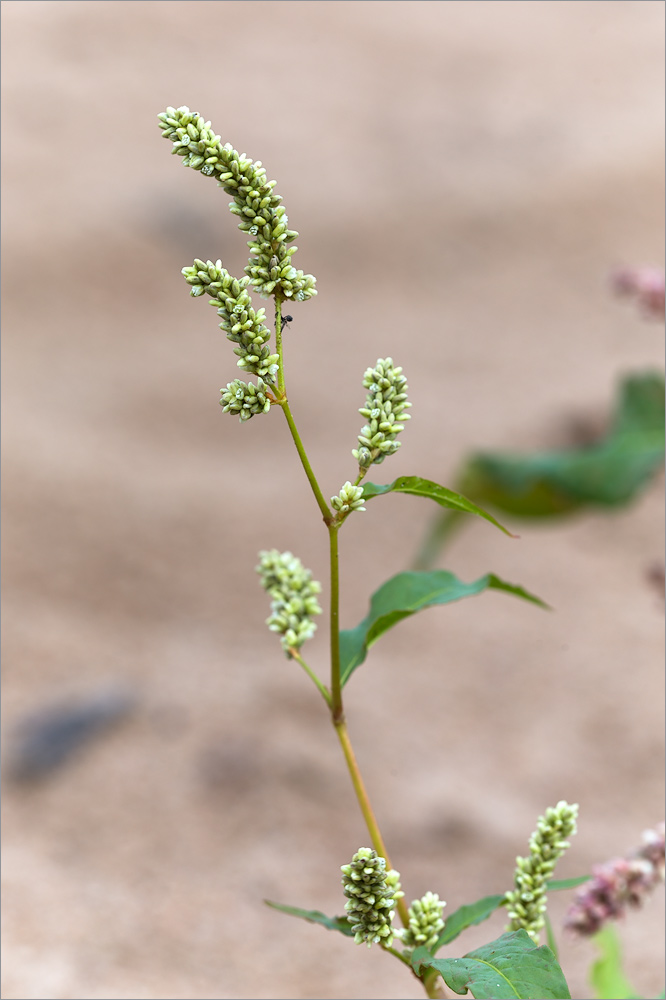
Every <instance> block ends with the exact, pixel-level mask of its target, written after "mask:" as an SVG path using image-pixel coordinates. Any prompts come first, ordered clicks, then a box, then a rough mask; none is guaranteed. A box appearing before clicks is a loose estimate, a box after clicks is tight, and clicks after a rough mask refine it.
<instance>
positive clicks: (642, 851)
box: [565, 823, 664, 935]
mask: <svg viewBox="0 0 666 1000" xmlns="http://www.w3.org/2000/svg"><path fill="white" fill-rule="evenodd" d="M592 873H593V878H591V879H590V881H589V882H586V883H585V884H584V885H582V886H581V887H580V889H579V890H578V891H577V893H576V897H575V899H574V902H573V904H572V905H571V908H570V909H569V912H568V914H567V917H566V920H565V927H567V928H569V930H572V931H574V932H575V933H577V934H581V935H590V934H596V932H597V931H598V930H600V929H601V928H602V927H603V925H604V924H605V923H606V922H607V921H608V920H617V919H618V918H619V917H623V916H624V915H625V913H626V911H627V909H629V908H637V907H639V906H641V905H642V904H643V902H644V901H645V898H646V896H648V895H649V894H650V893H651V892H652V891H653V889H655V887H656V886H657V885H659V883H660V882H663V881H664V824H663V823H661V824H660V825H659V826H658V827H657V828H656V829H654V830H646V832H645V833H644V834H643V843H642V845H641V846H640V847H639V848H638V850H637V851H635V852H634V853H633V854H631V855H630V856H629V857H628V858H615V859H614V860H613V861H609V862H607V863H606V864H604V865H597V866H596V867H595V868H593V869H592Z"/></svg>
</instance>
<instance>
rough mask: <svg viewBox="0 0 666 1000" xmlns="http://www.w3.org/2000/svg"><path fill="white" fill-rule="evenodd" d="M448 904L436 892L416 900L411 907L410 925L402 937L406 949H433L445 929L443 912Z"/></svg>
mask: <svg viewBox="0 0 666 1000" xmlns="http://www.w3.org/2000/svg"><path fill="white" fill-rule="evenodd" d="M445 906H446V903H445V902H443V901H442V900H440V898H439V896H438V895H437V893H436V892H426V894H425V896H422V898H421V899H415V900H414V902H413V903H412V905H411V906H410V907H409V911H408V912H409V924H408V925H407V927H405V929H404V930H403V931H400V937H401V939H402V943H403V945H404V946H405V948H409V949H412V948H418V947H420V946H421V945H422V946H423V947H425V948H432V947H433V946H434V945H435V944H436V943H437V939H438V938H439V935H440V934H441V933H442V931H443V929H444V920H443V919H442V911H443V910H444V907H445Z"/></svg>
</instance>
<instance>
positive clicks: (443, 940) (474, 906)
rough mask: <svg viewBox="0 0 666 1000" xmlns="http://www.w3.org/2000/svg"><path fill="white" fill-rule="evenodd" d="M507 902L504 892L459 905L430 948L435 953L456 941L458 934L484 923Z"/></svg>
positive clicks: (447, 919)
mask: <svg viewBox="0 0 666 1000" xmlns="http://www.w3.org/2000/svg"><path fill="white" fill-rule="evenodd" d="M505 902H506V896H505V895H504V894H502V895H495V896H484V897H483V899H477V901H476V902H475V903H467V904H465V905H464V906H459V907H458V909H457V910H454V911H453V913H451V914H449V916H448V917H447V918H446V924H445V925H444V930H443V931H442V933H441V934H440V935H439V937H438V938H437V941H436V942H435V944H434V946H433V947H432V948H431V949H430V950H431V952H432V954H433V955H434V954H435V952H436V951H438V950H439V949H440V948H443V947H444V945H445V944H450V943H451V941H455V939H456V938H457V937H458V935H459V934H462V932H463V931H464V930H466V929H467V928H468V927H472V926H473V925H474V924H481V923H483V921H484V920H487V919H488V917H490V916H491V915H492V914H493V913H494V912H495V910H497V909H498V908H499V907H500V906H502V904H503V903H505Z"/></svg>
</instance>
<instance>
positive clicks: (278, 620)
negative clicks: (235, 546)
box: [257, 549, 321, 652]
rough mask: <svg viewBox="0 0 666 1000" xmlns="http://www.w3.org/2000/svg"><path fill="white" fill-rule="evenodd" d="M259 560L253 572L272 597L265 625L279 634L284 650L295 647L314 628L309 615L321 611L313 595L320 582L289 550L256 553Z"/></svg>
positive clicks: (308, 636)
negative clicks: (269, 612) (257, 574)
mask: <svg viewBox="0 0 666 1000" xmlns="http://www.w3.org/2000/svg"><path fill="white" fill-rule="evenodd" d="M259 559H260V562H259V565H258V566H257V573H259V575H260V576H261V585H262V587H263V588H264V590H266V591H267V592H268V594H270V596H271V597H272V598H273V601H272V603H271V614H270V617H269V618H267V619H266V624H267V625H268V627H269V629H270V630H271V632H278V633H279V634H280V635H281V636H282V640H281V641H282V648H283V649H284V650H285V652H289V650H290V649H299V648H300V647H301V646H302V645H303V643H304V642H307V640H308V639H311V638H312V636H313V635H314V634H315V631H316V629H317V626H316V625H315V623H314V622H313V621H312V617H313V616H314V615H320V614H321V608H320V607H319V602H318V601H317V596H316V595H317V594H319V593H320V592H321V585H320V584H319V583H317V581H316V580H313V579H312V573H311V572H310V570H309V569H305V567H304V566H303V563H302V562H301V560H300V559H298V558H297V557H296V556H294V555H292V554H291V552H278V551H277V549H271V551H270V552H260V553H259Z"/></svg>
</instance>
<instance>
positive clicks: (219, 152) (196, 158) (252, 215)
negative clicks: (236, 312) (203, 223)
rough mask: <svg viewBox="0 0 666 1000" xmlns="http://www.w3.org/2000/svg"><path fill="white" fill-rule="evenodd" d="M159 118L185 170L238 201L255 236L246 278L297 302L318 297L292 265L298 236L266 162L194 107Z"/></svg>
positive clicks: (262, 290)
mask: <svg viewBox="0 0 666 1000" xmlns="http://www.w3.org/2000/svg"><path fill="white" fill-rule="evenodd" d="M158 119H159V127H160V129H161V130H162V135H163V136H164V138H165V139H169V140H170V141H171V142H172V143H173V149H172V150H171V152H172V153H175V154H176V156H181V157H182V158H183V160H182V162H183V165H184V166H186V167H191V168H192V169H193V170H199V171H201V173H202V174H204V175H205V176H207V177H215V178H216V180H217V181H218V183H219V185H220V187H222V188H224V190H225V191H226V193H227V194H228V195H229V196H230V197H231V198H233V201H232V202H231V204H230V206H229V207H230V209H231V211H232V212H233V213H234V215H237V216H238V217H239V219H240V224H239V227H238V228H239V229H241V230H243V232H246V233H247V234H248V235H249V236H251V237H252V239H251V241H250V242H249V243H248V246H249V247H250V252H251V257H250V261H249V263H248V266H247V267H246V268H245V273H246V275H247V276H248V278H249V279H250V280H251V282H252V285H253V286H254V288H255V289H256V291H257V292H258V293H259V294H260V295H263V296H269V295H278V296H279V297H280V298H282V299H292V300H294V301H297V302H303V301H305V299H309V298H311V297H312V296H313V295H316V294H317V292H316V289H315V284H316V282H315V279H314V277H313V276H312V275H311V274H304V273H303V272H302V271H297V270H296V268H295V267H294V266H293V265H292V263H291V258H292V256H293V255H294V253H295V252H296V249H297V248H296V247H288V246H287V244H289V243H291V242H293V240H295V239H296V237H297V236H298V233H297V232H296V231H295V230H293V229H289V220H288V219H287V214H286V212H285V210H284V207H283V206H282V205H281V204H280V202H281V201H282V198H281V197H280V196H279V195H277V194H274V193H273V188H274V187H275V181H269V180H267V179H266V170H265V169H264V167H263V166H262V164H261V161H260V160H256V161H253V160H251V159H249V157H247V156H246V155H245V153H238V152H237V151H236V150H235V149H234V148H233V146H231V145H230V144H229V143H228V142H227V143H225V144H223V143H222V142H221V141H220V136H219V135H216V134H215V132H213V130H212V129H211V127H210V122H208V121H205V120H204V119H203V118H202V117H201V116H200V115H199V114H198V113H197V112H196V111H190V109H189V108H188V107H180V108H172V107H168V108H167V109H166V111H163V112H162V113H161V114H160V115H158Z"/></svg>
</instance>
